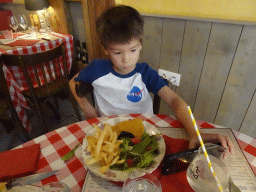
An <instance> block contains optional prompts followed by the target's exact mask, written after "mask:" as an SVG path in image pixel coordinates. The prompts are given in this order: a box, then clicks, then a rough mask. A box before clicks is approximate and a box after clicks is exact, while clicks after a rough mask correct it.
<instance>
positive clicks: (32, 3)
mask: <svg viewBox="0 0 256 192" xmlns="http://www.w3.org/2000/svg"><path fill="white" fill-rule="evenodd" d="M24 2H25V9H26V10H29V11H38V10H42V9H44V8H48V7H49V3H48V1H47V0H25V1H24Z"/></svg>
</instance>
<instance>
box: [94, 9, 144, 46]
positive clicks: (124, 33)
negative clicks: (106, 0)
mask: <svg viewBox="0 0 256 192" xmlns="http://www.w3.org/2000/svg"><path fill="white" fill-rule="evenodd" d="M143 25H144V21H143V18H142V16H141V15H140V13H139V12H138V11H137V10H135V9H134V8H132V7H129V6H125V5H121V6H116V7H112V8H110V9H108V10H107V11H106V12H105V13H103V14H102V15H101V16H100V17H99V18H98V20H97V23H96V27H97V31H98V33H99V35H100V39H101V43H102V45H103V46H104V47H105V48H107V47H108V45H109V44H116V43H121V44H124V43H128V42H129V41H131V40H132V39H134V38H135V39H140V40H141V36H142V34H143Z"/></svg>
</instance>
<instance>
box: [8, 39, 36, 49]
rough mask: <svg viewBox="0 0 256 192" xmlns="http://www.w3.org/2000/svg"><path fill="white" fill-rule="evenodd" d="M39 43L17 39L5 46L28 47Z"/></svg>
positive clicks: (32, 40)
mask: <svg viewBox="0 0 256 192" xmlns="http://www.w3.org/2000/svg"><path fill="white" fill-rule="evenodd" d="M38 41H40V40H39V39H18V40H16V41H14V42H12V43H9V44H6V45H8V46H10V47H16V46H30V45H33V44H35V43H37V42H38Z"/></svg>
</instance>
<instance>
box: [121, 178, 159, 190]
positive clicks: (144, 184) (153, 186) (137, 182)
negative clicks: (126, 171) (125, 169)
mask: <svg viewBox="0 0 256 192" xmlns="http://www.w3.org/2000/svg"><path fill="white" fill-rule="evenodd" d="M140 191H141V192H162V187H161V183H160V182H159V181H158V179H157V178H156V177H155V176H154V175H153V174H146V175H144V176H142V177H137V178H128V179H127V180H126V181H125V182H124V184H123V188H122V192H140Z"/></svg>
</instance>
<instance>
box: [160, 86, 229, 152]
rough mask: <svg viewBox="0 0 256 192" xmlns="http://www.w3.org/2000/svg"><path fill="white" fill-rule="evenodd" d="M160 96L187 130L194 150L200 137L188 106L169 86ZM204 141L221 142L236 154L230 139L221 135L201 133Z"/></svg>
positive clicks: (162, 90)
mask: <svg viewBox="0 0 256 192" xmlns="http://www.w3.org/2000/svg"><path fill="white" fill-rule="evenodd" d="M158 95H159V96H160V97H161V98H162V99H163V100H164V101H165V102H166V103H167V104H168V106H169V107H170V108H171V109H172V110H173V112H174V114H175V117H176V118H177V119H178V120H180V121H181V122H182V124H183V125H184V127H185V128H186V129H187V131H188V132H189V135H190V142H189V148H194V147H196V145H198V144H199V140H198V137H197V135H196V131H195V128H194V126H193V123H192V120H191V117H190V115H189V112H188V109H187V107H188V105H187V104H186V103H185V101H184V100H182V99H181V98H180V97H179V96H178V95H177V94H176V93H175V92H174V91H172V90H171V89H170V88H169V87H168V86H164V87H162V88H161V89H160V90H159V92H158ZM201 136H202V138H203V139H204V140H206V141H208V142H216V141H219V142H221V144H222V146H223V147H224V148H229V151H230V152H231V153H233V152H234V145H233V143H232V142H231V140H230V138H229V137H226V136H222V135H219V134H206V133H201Z"/></svg>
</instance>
